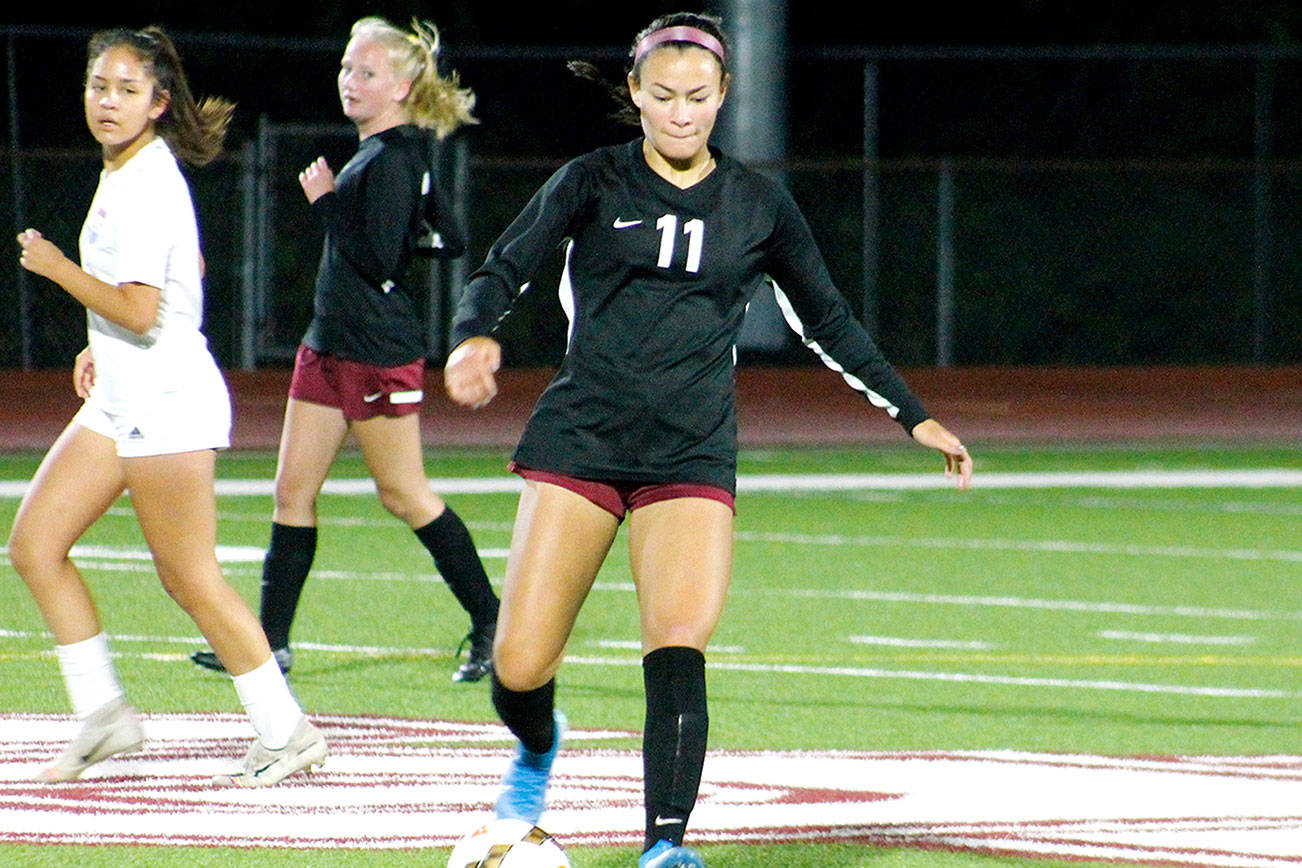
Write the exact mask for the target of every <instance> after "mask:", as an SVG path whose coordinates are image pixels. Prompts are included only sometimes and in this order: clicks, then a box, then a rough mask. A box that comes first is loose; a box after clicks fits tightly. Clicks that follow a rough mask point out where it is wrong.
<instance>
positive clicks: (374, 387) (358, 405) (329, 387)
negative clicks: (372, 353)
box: [289, 346, 425, 422]
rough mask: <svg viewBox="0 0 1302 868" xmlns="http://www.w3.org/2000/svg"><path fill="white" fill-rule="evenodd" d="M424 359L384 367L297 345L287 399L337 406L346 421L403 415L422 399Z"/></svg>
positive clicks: (416, 409) (418, 405)
mask: <svg viewBox="0 0 1302 868" xmlns="http://www.w3.org/2000/svg"><path fill="white" fill-rule="evenodd" d="M424 387H425V360H424V359H417V360H416V361H414V362H409V363H408V364H405V365H398V366H397V367H393V368H385V367H381V366H380V365H368V364H364V363H363V362H354V361H352V360H350V359H341V358H339V357H338V356H329V355H325V354H322V353H318V352H317V351H316V350H313V349H310V348H308V347H303V346H300V347H299V348H298V355H297V356H296V357H295V359H294V376H293V378H292V379H291V380H290V382H289V397H291V398H296V399H298V400H300V401H311V402H312V403H313V404H324V405H325V406H327V407H337V408H339V409H340V410H342V411H343V414H344V418H345V419H347V420H349V421H350V422H361V421H364V420H366V419H374V418H375V417H377V416H406V415H407V414H408V413H415V412H416V411H418V410H419V409H420V402H421V399H422V398H424V397H425V393H424V391H423V390H424Z"/></svg>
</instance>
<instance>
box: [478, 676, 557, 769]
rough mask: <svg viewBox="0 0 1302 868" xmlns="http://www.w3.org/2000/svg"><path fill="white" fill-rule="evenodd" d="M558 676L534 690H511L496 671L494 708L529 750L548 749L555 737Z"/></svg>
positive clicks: (541, 751)
mask: <svg viewBox="0 0 1302 868" xmlns="http://www.w3.org/2000/svg"><path fill="white" fill-rule="evenodd" d="M555 707H556V679H555V678H553V679H552V680H551V681H548V682H547V683H546V684H544V685H543V686H542V687H535V688H534V689H533V690H523V691H521V690H512V689H510V688H509V687H507V686H506V685H504V684H503V683H502V682H501V681H499V680H498V678H497V673H496V672H494V673H493V708H495V709H497V716H498V717H500V718H501V719H502V723H504V724H506V728H507V729H509V730H511V734H512V735H514V736H515V737H516V738H518V739H520V743H521V744H523V745H524V748H525V750H527V751H529V752H530V753H547V751H549V750H551V749H552V744H553V743H555V740H556V723H555V718H554V712H555Z"/></svg>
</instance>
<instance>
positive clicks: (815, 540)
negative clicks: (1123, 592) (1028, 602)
mask: <svg viewBox="0 0 1302 868" xmlns="http://www.w3.org/2000/svg"><path fill="white" fill-rule="evenodd" d="M736 538H737V539H738V540H744V541H746V542H767V543H779V544H782V545H821V546H861V547H872V548H890V547H898V548H920V549H946V550H950V551H953V550H960V549H961V550H966V551H1011V552H1039V553H1043V554H1070V555H1120V556H1125V557H1164V558H1204V559H1214V560H1232V561H1283V562H1285V563H1302V549H1251V548H1213V547H1204V546H1190V545H1173V546H1160V545H1131V544H1123V545H1115V544H1112V543H1094V542H1086V541H1083V540H1053V539H1049V540H1020V539H1000V538H997V537H995V538H986V539H980V538H977V539H964V538H961V537H952V536H941V537H919V536H889V535H885V534H882V535H871V536H870V535H848V534H810V533H791V532H787V531H738V532H737V535H736Z"/></svg>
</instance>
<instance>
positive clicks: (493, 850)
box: [448, 820, 573, 868]
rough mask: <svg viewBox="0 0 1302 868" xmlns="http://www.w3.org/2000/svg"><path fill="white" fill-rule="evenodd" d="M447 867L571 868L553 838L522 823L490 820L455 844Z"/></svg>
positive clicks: (522, 821) (530, 825) (568, 860)
mask: <svg viewBox="0 0 1302 868" xmlns="http://www.w3.org/2000/svg"><path fill="white" fill-rule="evenodd" d="M448 868H573V866H571V865H570V859H569V857H568V856H566V855H565V850H564V849H562V847H561V845H560V844H558V843H556V839H555V838H553V837H552V836H551V835H549V834H547V833H546V832H544V831H543V830H542V829H539V828H538V827H537V826H535V825H534V824H532V823H529V822H526V821H524V820H491V821H489V822H488V823H485V824H484V825H482V826H480V827H479V828H477V829H475V830H474V831H473V832H471V833H470V834H468V835H466V837H464V838H462V839H461V840H460V841H458V842H457V845H456V846H455V847H453V848H452V855H451V856H449V857H448Z"/></svg>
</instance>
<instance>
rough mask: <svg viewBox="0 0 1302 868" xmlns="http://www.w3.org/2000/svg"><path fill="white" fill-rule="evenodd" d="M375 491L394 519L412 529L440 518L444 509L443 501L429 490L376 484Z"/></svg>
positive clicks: (381, 503)
mask: <svg viewBox="0 0 1302 868" xmlns="http://www.w3.org/2000/svg"><path fill="white" fill-rule="evenodd" d="M375 490H376V493H377V494H378V495H379V497H380V505H381V506H383V507H384V508H385V510H386V511H388V513H389V514H390V515H392V516H393V517H394V518H396V519H398V520H399V521H401V522H404V523H406V524H407V525H409V526H410V527H420V526H422V525H425V524H428V523H429V522H431V521H433V520H434V519H436V518H438V516H439V515H440V514H441V513H442V512H443V509H444V506H443V501H441V500H440V499H439V498H437V497H435V496H434V493H433V492H430V491H428V489H426V490H425V491H420V490H417V489H413V488H411V487H399V486H393V485H384V484H382V483H380V482H376V484H375Z"/></svg>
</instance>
